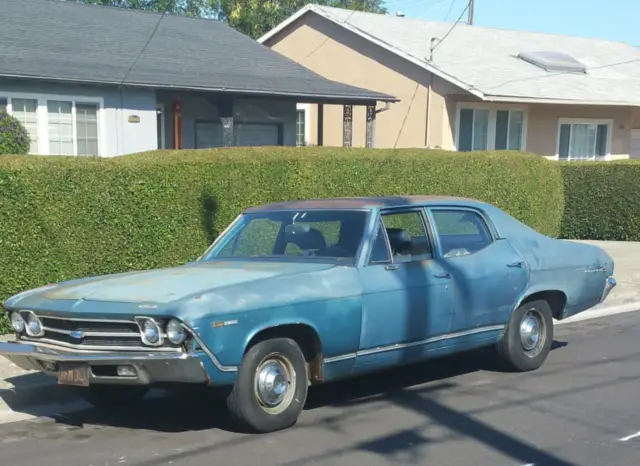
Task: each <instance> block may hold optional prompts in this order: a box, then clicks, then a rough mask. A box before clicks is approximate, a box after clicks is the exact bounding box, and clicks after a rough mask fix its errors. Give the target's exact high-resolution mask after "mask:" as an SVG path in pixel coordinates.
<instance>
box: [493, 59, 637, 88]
mask: <svg viewBox="0 0 640 466" xmlns="http://www.w3.org/2000/svg"><path fill="white" fill-rule="evenodd" d="M631 63H640V58H634V59H632V60H626V61H620V62H614V63H607V64H606V65H599V66H590V67H587V68H585V69H584V71H585V73H586V72H589V71H593V70H601V69H605V68H613V67H614V66H622V65H629V64H631ZM575 73H576V72H575V71H556V72H552V73H549V74H545V75H540V76H527V77H526V78H517V79H509V80H507V81H504V82H503V83H500V84H496V85H495V86H490V87H484V89H497V88H499V87H502V86H506V85H507V84H512V83H518V82H523V81H535V80H536V79H546V78H552V77H554V76H562V75H566V74H575Z"/></svg>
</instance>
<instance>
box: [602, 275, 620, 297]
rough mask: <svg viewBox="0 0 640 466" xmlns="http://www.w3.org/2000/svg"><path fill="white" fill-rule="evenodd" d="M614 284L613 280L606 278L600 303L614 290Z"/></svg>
mask: <svg viewBox="0 0 640 466" xmlns="http://www.w3.org/2000/svg"><path fill="white" fill-rule="evenodd" d="M616 284H617V282H616V279H615V278H613V277H612V276H609V277H607V280H606V281H605V285H604V290H603V291H602V296H601V297H600V302H603V301H604V300H605V299H607V296H609V293H611V290H613V289H614V288H615V286H616Z"/></svg>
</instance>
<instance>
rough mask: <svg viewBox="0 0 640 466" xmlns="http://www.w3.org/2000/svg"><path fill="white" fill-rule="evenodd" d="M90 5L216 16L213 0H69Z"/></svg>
mask: <svg viewBox="0 0 640 466" xmlns="http://www.w3.org/2000/svg"><path fill="white" fill-rule="evenodd" d="M69 1H73V2H76V3H86V4H89V5H102V6H113V7H118V8H130V9H132V10H146V11H157V12H159V13H162V12H165V11H166V12H167V13H174V14H184V15H188V16H197V17H205V18H207V17H211V16H212V14H213V16H214V17H215V12H216V8H212V6H211V4H212V3H215V1H214V2H212V1H211V0H69Z"/></svg>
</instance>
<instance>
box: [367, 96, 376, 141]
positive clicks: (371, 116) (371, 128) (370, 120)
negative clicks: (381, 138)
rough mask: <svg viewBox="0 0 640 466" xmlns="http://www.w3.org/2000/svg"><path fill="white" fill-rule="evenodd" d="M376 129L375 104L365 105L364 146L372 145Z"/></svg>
mask: <svg viewBox="0 0 640 466" xmlns="http://www.w3.org/2000/svg"><path fill="white" fill-rule="evenodd" d="M375 129H376V106H375V104H374V105H367V135H366V143H365V147H373V141H374V134H375Z"/></svg>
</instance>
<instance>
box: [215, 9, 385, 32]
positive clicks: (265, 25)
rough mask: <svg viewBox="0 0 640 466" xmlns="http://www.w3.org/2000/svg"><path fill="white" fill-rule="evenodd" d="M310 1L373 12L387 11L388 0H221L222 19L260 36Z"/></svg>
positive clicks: (242, 30)
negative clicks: (386, 1) (385, 4)
mask: <svg viewBox="0 0 640 466" xmlns="http://www.w3.org/2000/svg"><path fill="white" fill-rule="evenodd" d="M309 3H316V4H319V5H327V6H333V7H337V8H346V9H350V10H357V11H367V12H371V13H386V12H387V9H386V8H385V7H384V0H316V1H309V0H221V1H220V18H221V19H223V20H225V21H227V22H228V23H229V25H230V26H231V27H233V28H235V29H237V30H238V31H240V32H242V33H244V34H246V35H248V36H251V37H253V38H254V39H257V38H258V37H260V36H262V35H263V34H264V33H266V32H267V31H269V30H270V29H272V28H273V27H275V26H276V25H277V24H278V23H280V22H282V21H284V20H285V19H287V18H288V17H289V16H291V15H292V14H294V13H295V12H296V11H298V10H299V9H300V8H302V7H304V6H305V5H307V4H309Z"/></svg>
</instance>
